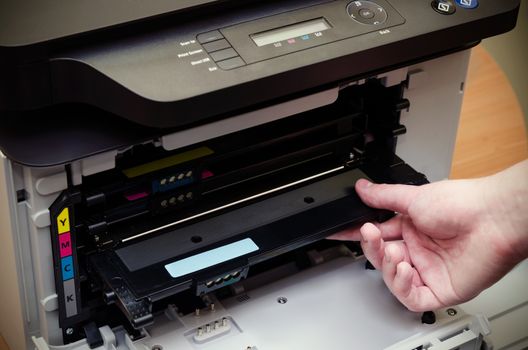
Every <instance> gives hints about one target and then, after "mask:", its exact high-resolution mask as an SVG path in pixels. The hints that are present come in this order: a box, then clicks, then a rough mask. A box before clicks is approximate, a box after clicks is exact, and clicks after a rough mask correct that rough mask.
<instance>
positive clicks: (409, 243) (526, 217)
mask: <svg viewBox="0 0 528 350" xmlns="http://www.w3.org/2000/svg"><path fill="white" fill-rule="evenodd" d="M512 169H513V170H512ZM512 169H510V170H508V171H506V172H504V173H503V174H500V175H495V176H492V177H488V178H482V179H476V180H459V181H443V182H438V183H433V184H428V185H424V186H405V185H374V184H372V183H370V182H368V181H366V180H359V181H358V182H357V183H356V192H357V193H358V195H359V196H360V197H361V199H362V200H363V201H364V202H365V203H366V204H367V205H369V206H371V207H374V208H383V209H389V210H393V211H395V212H397V213H398V214H397V215H396V216H395V217H393V218H392V219H390V220H389V221H387V222H385V223H381V224H378V223H376V224H373V223H367V224H365V225H363V226H362V227H361V228H360V229H351V230H348V231H344V232H341V233H338V234H336V235H334V236H332V237H330V238H331V239H341V240H361V246H362V248H363V251H364V253H365V255H366V257H367V259H369V261H370V262H371V263H372V264H373V265H374V267H375V268H376V269H379V270H381V271H382V274H383V279H384V281H385V283H386V285H387V286H388V288H389V289H390V290H391V292H392V293H393V294H394V295H395V296H396V297H397V298H398V299H399V300H400V301H401V302H402V303H403V304H404V305H405V306H406V307H407V308H409V309H410V310H412V311H426V310H434V309H438V308H441V307H446V306H451V305H455V304H459V303H461V302H464V301H467V300H469V299H471V298H473V297H475V296H476V295H478V294H479V293H480V292H481V291H482V290H483V289H485V288H487V287H489V286H491V285H492V284H493V283H495V282H496V281H497V280H499V279H500V278H501V277H502V276H503V275H504V274H505V273H507V272H508V271H509V270H510V269H511V268H513V267H514V266H515V264H516V263H518V262H519V261H521V260H522V259H524V258H525V257H526V256H527V255H528V243H527V242H528V214H526V213H528V207H527V206H528V204H527V203H528V162H526V161H525V162H524V163H521V165H520V166H519V165H518V166H517V167H516V168H515V169H514V168H512Z"/></svg>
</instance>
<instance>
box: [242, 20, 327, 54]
mask: <svg viewBox="0 0 528 350" xmlns="http://www.w3.org/2000/svg"><path fill="white" fill-rule="evenodd" d="M330 28H332V26H331V25H330V24H329V23H328V22H327V21H326V20H325V19H324V18H317V19H313V20H310V21H306V22H302V23H296V24H292V25H289V26H286V27H281V28H277V29H272V30H269V31H266V32H261V33H257V34H252V35H250V37H251V39H253V41H254V42H255V44H257V46H258V47H261V46H265V45H269V44H273V43H277V42H280V41H284V40H288V39H293V38H297V37H303V36H305V35H310V34H314V33H318V32H322V31H325V30H328V29H330Z"/></svg>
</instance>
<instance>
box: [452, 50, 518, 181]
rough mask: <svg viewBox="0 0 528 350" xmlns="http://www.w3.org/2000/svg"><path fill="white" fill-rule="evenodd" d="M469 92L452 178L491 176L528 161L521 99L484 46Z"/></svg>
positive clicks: (476, 54)
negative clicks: (518, 98)
mask: <svg viewBox="0 0 528 350" xmlns="http://www.w3.org/2000/svg"><path fill="white" fill-rule="evenodd" d="M465 89H466V92H465V96H464V103H463V104H462V113H461V117H460V125H459V129H458V135H457V141H456V146H455V153H454V158H453V166H452V168H451V178H453V179H459V178H471V177H480V176H485V175H490V174H493V173H495V172H497V171H500V170H502V169H505V168H507V167H509V166H511V165H513V164H515V163H518V162H519V161H521V160H524V159H526V158H528V146H527V142H526V127H525V125H524V118H523V114H522V110H521V107H520V105H519V102H518V100H517V97H516V96H515V93H514V91H513V90H512V87H511V85H510V83H509V81H508V79H507V78H506V76H505V75H504V73H503V72H502V70H501V69H500V67H499V66H498V65H497V63H496V62H495V61H494V60H493V58H492V57H491V56H490V55H489V53H488V52H486V50H485V49H484V48H483V47H482V46H477V47H476V48H474V49H473V52H472V55H471V61H470V64H469V71H468V79H467V80H466V88H465Z"/></svg>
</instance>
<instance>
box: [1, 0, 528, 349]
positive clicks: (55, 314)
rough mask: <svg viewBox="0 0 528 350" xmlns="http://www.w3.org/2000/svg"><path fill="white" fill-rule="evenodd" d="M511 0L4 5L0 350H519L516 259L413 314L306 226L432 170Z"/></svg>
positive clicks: (352, 258) (337, 224) (522, 339)
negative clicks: (503, 273)
mask: <svg viewBox="0 0 528 350" xmlns="http://www.w3.org/2000/svg"><path fill="white" fill-rule="evenodd" d="M519 3H520V1H519V0H502V1H493V0H455V1H451V0H435V1H432V2H431V1H429V0H427V1H423V0H405V1H404V0H372V1H350V0H303V1H301V0H271V1H255V0H245V1H238V0H229V1H228V0H224V1H213V0H182V1H169V0H152V1H149V2H144V1H137V0H113V1H102V0H90V1H87V0H70V1H60V2H59V1H56V0H41V1H29V2H20V1H16V0H4V1H2V3H1V4H0V75H1V82H0V150H1V154H0V227H1V230H0V235H1V236H0V237H1V244H0V256H1V258H0V262H1V264H2V268H1V269H0V270H1V272H0V278H1V287H0V291H1V292H0V296H1V298H0V311H1V321H0V333H1V334H2V336H3V337H4V338H5V339H6V341H7V344H8V345H9V346H10V348H11V350H24V349H38V350H80V349H99V350H102V349H104V350H117V349H119V350H140V349H141V350H162V349H163V350H191V349H204V350H220V349H221V350H270V349H273V350H288V349H306V350H308V349H333V348H360V349H492V348H494V349H521V348H526V346H528V345H527V344H528V338H527V335H526V334H527V332H526V328H525V327H524V328H523V325H526V321H528V312H527V305H528V304H527V302H526V300H527V297H528V295H526V290H527V289H526V282H525V281H526V271H527V270H526V267H525V266H524V265H522V266H520V267H518V268H517V269H516V270H514V271H513V272H514V273H517V275H520V276H523V274H524V278H519V277H518V276H517V275H509V276H508V277H506V278H505V280H504V281H503V282H501V283H504V285H501V286H499V287H498V288H499V289H496V290H495V292H494V291H490V292H486V293H485V294H483V295H482V296H481V297H479V298H480V299H479V300H480V304H478V303H477V304H468V305H465V306H464V305H462V306H454V307H451V308H447V309H443V310H435V311H434V312H428V313H424V314H421V313H420V314H418V313H413V312H410V311H408V310H406V309H405V308H404V307H403V306H401V305H400V304H399V303H398V302H397V301H396V300H395V298H394V297H393V296H391V294H390V293H389V292H388V291H387V289H386V288H385V287H384V285H383V282H382V279H381V278H380V276H379V274H378V273H377V272H376V271H371V270H369V269H368V263H367V262H366V261H365V259H364V258H363V255H362V252H361V249H360V247H359V246H358V245H357V244H356V243H354V242H335V241H331V240H327V239H326V238H327V237H328V236H329V235H331V234H333V233H336V232H338V231H340V230H342V229H345V228H349V227H353V226H355V225H359V224H362V223H364V222H367V221H383V220H386V219H388V218H390V217H391V215H393V214H394V213H391V212H388V211H384V210H377V209H373V208H369V207H367V206H365V205H364V204H363V203H362V202H361V200H360V199H359V197H358V196H357V195H356V193H355V191H354V183H355V182H356V181H357V180H358V179H360V178H369V179H371V180H372V181H375V182H380V183H402V184H410V185H416V186H419V185H422V184H425V183H427V182H429V181H437V180H442V179H445V178H447V177H448V175H449V170H450V167H451V159H452V153H453V147H454V143H455V138H456V131H457V125H458V118H459V113H460V107H461V103H462V99H463V94H464V88H465V79H466V72H467V67H468V60H469V56H470V49H471V48H472V47H473V46H475V45H477V44H478V43H479V41H480V40H481V39H483V38H486V37H490V36H493V35H498V34H501V33H504V32H506V31H508V30H510V29H512V28H513V27H514V26H515V23H516V18H517V13H518V9H519ZM493 293H496V294H497V293H498V294H497V295H500V296H501V297H500V298H498V297H494V295H493ZM490 331H491V335H489V333H490Z"/></svg>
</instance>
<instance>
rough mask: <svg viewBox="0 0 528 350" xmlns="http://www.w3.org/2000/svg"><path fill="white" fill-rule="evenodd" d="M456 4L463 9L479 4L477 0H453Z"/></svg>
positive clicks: (475, 6)
mask: <svg viewBox="0 0 528 350" xmlns="http://www.w3.org/2000/svg"><path fill="white" fill-rule="evenodd" d="M455 2H456V3H457V5H458V6H460V7H462V8H465V9H474V8H477V7H478V5H479V2H478V0H455Z"/></svg>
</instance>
